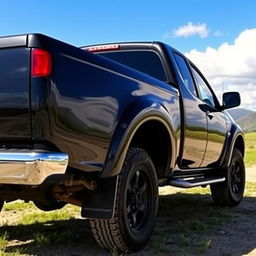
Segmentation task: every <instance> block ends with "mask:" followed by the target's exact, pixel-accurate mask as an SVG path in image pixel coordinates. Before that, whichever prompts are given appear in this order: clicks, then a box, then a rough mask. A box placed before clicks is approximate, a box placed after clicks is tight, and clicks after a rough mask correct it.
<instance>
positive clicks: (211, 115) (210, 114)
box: [206, 111, 214, 119]
mask: <svg viewBox="0 0 256 256" xmlns="http://www.w3.org/2000/svg"><path fill="white" fill-rule="evenodd" d="M206 115H207V116H208V117H209V118H210V119H213V118H214V115H213V114H212V113H211V112H210V111H206Z"/></svg>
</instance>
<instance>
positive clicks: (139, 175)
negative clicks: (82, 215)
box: [90, 148, 158, 252]
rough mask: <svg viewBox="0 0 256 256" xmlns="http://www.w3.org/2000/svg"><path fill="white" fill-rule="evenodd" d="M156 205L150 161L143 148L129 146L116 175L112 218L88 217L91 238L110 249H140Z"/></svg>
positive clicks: (154, 182)
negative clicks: (115, 197) (119, 172)
mask: <svg viewBox="0 0 256 256" xmlns="http://www.w3.org/2000/svg"><path fill="white" fill-rule="evenodd" d="M157 209H158V185H157V176H156V172H155V168H154V165H153V163H152V161H151V159H150V157H149V156H148V154H147V153H146V152H145V151H144V150H143V149H139V148H130V149H129V150H128V152H127V155H126V159H125V162H124V165H123V168H122V171H121V174H120V177H119V185H118V191H117V201H116V207H115V213H114V218H112V219H109V220H102V219H92V220H90V224H91V228H92V232H93V235H94V238H95V239H96V241H97V242H98V243H99V244H100V245H101V246H102V247H105V248H107V249H110V250H116V251H119V252H131V251H137V250H140V249H142V248H143V247H144V246H145V245H146V243H147V242H148V240H149V238H150V236H151V233H152V229H153V226H154V222H155V219H156V215H157Z"/></svg>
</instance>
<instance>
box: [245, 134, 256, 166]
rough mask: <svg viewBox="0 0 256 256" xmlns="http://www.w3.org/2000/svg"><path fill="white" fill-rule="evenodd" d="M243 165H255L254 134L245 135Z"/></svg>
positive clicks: (255, 148) (255, 136)
mask: <svg viewBox="0 0 256 256" xmlns="http://www.w3.org/2000/svg"><path fill="white" fill-rule="evenodd" d="M245 164H246V166H250V165H254V164H256V132H252V133H246V134H245Z"/></svg>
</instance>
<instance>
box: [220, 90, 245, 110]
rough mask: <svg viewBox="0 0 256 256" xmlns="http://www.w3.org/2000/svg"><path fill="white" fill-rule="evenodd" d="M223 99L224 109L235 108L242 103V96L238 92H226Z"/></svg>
mask: <svg viewBox="0 0 256 256" xmlns="http://www.w3.org/2000/svg"><path fill="white" fill-rule="evenodd" d="M222 99H223V100H222V101H223V105H222V109H228V108H234V107H237V106H239V105H240V103H241V98H240V94H239V93H238V92H225V93H224V94H223V97H222Z"/></svg>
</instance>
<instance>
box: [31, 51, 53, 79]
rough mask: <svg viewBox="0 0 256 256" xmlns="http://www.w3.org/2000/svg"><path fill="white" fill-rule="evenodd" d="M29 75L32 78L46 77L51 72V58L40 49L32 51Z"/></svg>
mask: <svg viewBox="0 0 256 256" xmlns="http://www.w3.org/2000/svg"><path fill="white" fill-rule="evenodd" d="M31 69H32V70H31V73H32V76H33V77H46V76H49V75H50V74H51V72H52V56H51V55H50V54H49V52H47V51H45V50H42V49H32V65H31Z"/></svg>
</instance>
